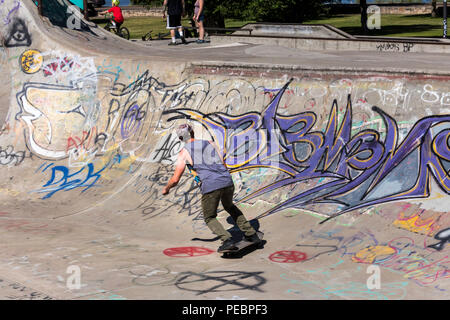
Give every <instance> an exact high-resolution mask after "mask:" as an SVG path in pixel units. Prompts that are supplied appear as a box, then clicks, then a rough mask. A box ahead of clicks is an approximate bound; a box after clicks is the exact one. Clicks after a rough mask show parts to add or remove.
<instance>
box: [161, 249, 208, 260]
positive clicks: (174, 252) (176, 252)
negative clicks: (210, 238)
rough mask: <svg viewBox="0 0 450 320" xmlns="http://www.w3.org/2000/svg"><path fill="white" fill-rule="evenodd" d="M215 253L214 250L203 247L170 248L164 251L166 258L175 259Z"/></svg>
mask: <svg viewBox="0 0 450 320" xmlns="http://www.w3.org/2000/svg"><path fill="white" fill-rule="evenodd" d="M213 252H214V251H213V250H211V249H208V248H203V247H179V248H169V249H166V250H164V251H163V253H164V254H165V255H166V256H169V257H174V258H188V257H198V256H206V255H208V254H211V253H213Z"/></svg>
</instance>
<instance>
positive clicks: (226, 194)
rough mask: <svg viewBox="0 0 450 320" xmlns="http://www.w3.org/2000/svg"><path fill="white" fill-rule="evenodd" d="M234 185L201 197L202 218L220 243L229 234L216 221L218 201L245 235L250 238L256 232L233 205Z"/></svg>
mask: <svg viewBox="0 0 450 320" xmlns="http://www.w3.org/2000/svg"><path fill="white" fill-rule="evenodd" d="M233 194H234V185H233V186H230V187H226V188H222V189H219V190H215V191H212V192H210V193H206V194H204V195H203V196H202V209H203V218H204V219H205V222H206V225H207V226H208V228H209V229H210V230H211V231H212V232H213V233H214V234H215V235H217V236H219V237H220V239H221V240H222V241H225V240H227V239H230V238H231V234H230V233H229V232H228V231H227V230H225V228H224V227H223V226H222V224H221V223H220V222H219V221H218V220H217V208H218V207H219V201H220V202H222V206H223V208H224V209H225V211H227V212H228V213H229V214H230V216H231V217H232V218H233V220H234V222H235V223H236V225H237V226H238V228H239V229H240V230H241V231H242V232H243V233H244V234H245V235H246V236H251V235H253V234H255V232H256V230H255V229H254V228H253V227H252V226H251V225H250V223H249V222H248V221H247V219H245V217H244V215H243V214H242V212H241V210H239V208H238V207H236V206H235V205H234V204H233Z"/></svg>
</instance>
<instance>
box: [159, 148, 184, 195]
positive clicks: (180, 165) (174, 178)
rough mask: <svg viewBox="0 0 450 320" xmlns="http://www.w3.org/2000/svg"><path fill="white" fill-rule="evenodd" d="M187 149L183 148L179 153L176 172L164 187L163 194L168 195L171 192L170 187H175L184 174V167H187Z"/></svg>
mask: <svg viewBox="0 0 450 320" xmlns="http://www.w3.org/2000/svg"><path fill="white" fill-rule="evenodd" d="M185 152H186V151H185V150H184V149H183V150H181V152H180V154H179V155H178V160H177V164H176V166H175V172H174V173H173V176H172V177H171V178H170V179H169V181H168V182H167V185H166V186H165V187H164V189H163V192H162V194H163V195H166V194H169V191H170V189H172V188H173V187H175V186H176V185H177V184H178V182H179V181H180V179H181V176H182V175H183V172H184V169H185V168H186V154H185Z"/></svg>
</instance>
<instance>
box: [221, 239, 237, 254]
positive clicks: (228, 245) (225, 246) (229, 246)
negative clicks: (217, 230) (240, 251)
mask: <svg viewBox="0 0 450 320" xmlns="http://www.w3.org/2000/svg"><path fill="white" fill-rule="evenodd" d="M236 249H237V247H236V245H235V243H234V242H233V240H231V239H227V240H225V241H224V242H223V243H222V245H221V246H220V247H219V249H217V251H218V252H221V251H224V250H236Z"/></svg>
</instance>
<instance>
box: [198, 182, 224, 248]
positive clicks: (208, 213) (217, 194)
mask: <svg viewBox="0 0 450 320" xmlns="http://www.w3.org/2000/svg"><path fill="white" fill-rule="evenodd" d="M221 195H222V190H221V189H220V190H216V191H213V192H210V193H207V194H204V195H203V196H202V209H203V219H204V220H205V223H206V225H207V226H208V228H209V229H210V230H211V231H212V233H214V234H215V235H217V236H219V237H220V240H222V241H226V240H228V239H231V234H230V233H229V232H228V231H226V230H225V228H224V227H223V226H222V224H221V223H220V222H219V221H218V220H217V207H218V206H219V201H220V198H221Z"/></svg>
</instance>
